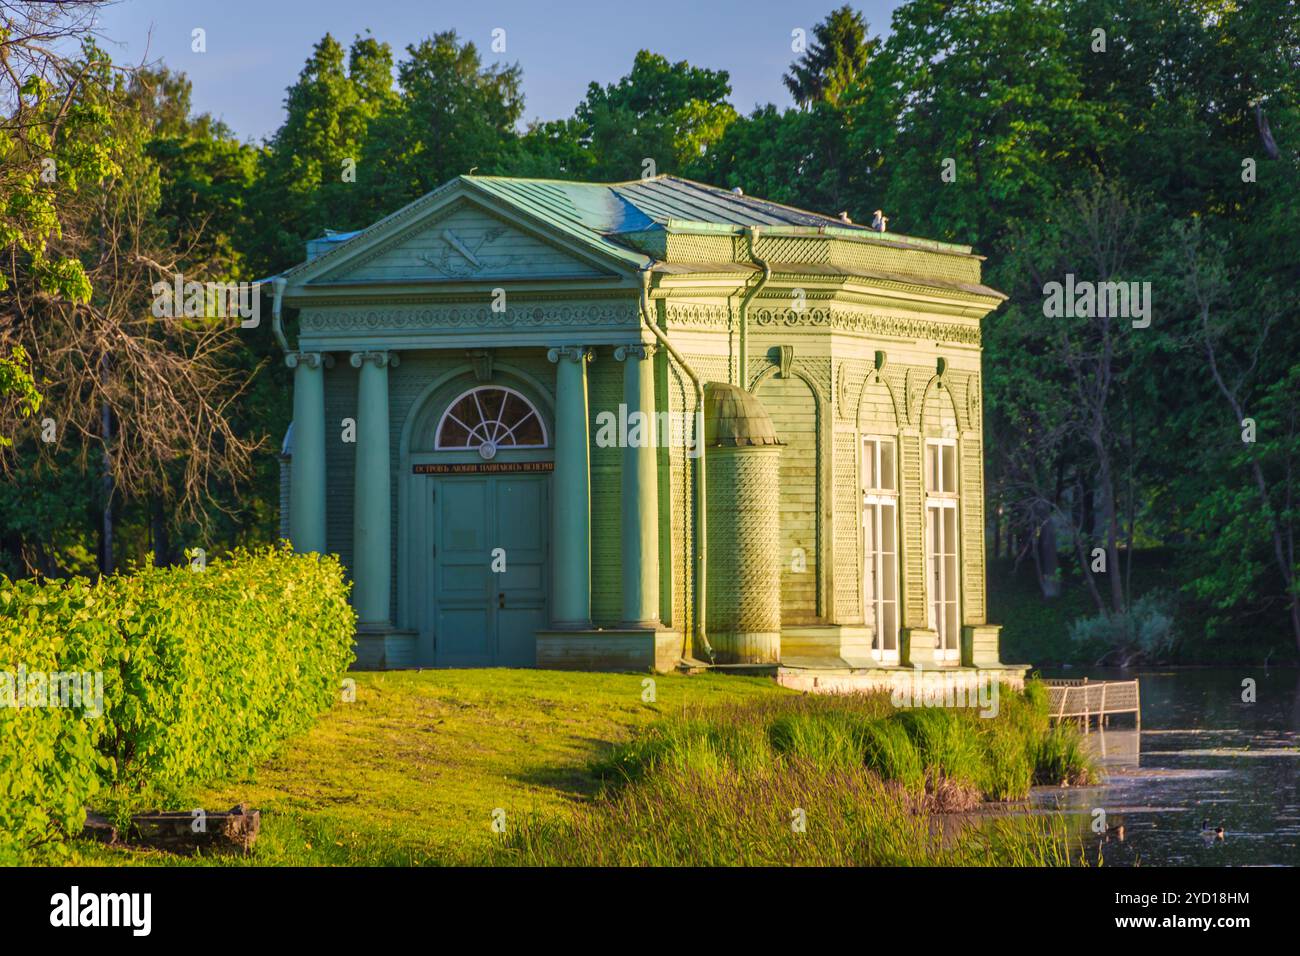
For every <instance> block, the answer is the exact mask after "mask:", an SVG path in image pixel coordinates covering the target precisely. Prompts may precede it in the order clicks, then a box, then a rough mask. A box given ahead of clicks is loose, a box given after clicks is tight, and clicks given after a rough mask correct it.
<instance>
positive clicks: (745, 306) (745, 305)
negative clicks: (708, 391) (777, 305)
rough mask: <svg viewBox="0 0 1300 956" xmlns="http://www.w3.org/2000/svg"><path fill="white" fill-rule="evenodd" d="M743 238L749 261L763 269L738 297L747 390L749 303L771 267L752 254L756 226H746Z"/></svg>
mask: <svg viewBox="0 0 1300 956" xmlns="http://www.w3.org/2000/svg"><path fill="white" fill-rule="evenodd" d="M745 238H746V239H747V240H748V241H749V261H750V262H752V263H753V264H754V265H756V266H758V267H759V268H760V269H762V270H763V278H761V279H759V280H758V282H757V284H755V286H754V287H753V288H752V289H750V290H749V291H748V292H746V293H745V294H744V295H743V296H742V297H741V299H740V348H739V349H738V352H739V356H740V383H739V384H740V387H741V388H743V389H744V390H745V391H749V303H750V300H751V299H753V298H754V296H756V295H758V293H759V292H761V291H762V290H763V287H764V286H766V285H767V284H768V283H769V282H770V281H772V267H771V266H770V265H768V264H767V262H766V261H764V260H763V259H760V258H759V257H758V256H756V255H755V254H754V240H755V239H757V238H758V226H746V227H745Z"/></svg>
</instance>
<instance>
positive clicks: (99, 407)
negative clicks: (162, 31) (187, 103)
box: [0, 47, 258, 573]
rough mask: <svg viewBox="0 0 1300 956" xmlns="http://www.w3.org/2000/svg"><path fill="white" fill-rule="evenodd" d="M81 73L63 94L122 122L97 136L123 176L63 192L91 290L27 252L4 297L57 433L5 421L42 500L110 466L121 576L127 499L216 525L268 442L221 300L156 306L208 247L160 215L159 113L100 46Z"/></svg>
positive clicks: (10, 340)
mask: <svg viewBox="0 0 1300 956" xmlns="http://www.w3.org/2000/svg"><path fill="white" fill-rule="evenodd" d="M74 75H75V76H76V77H77V82H76V85H75V86H72V87H65V88H62V89H59V90H58V91H57V99H58V100H59V101H60V102H64V103H66V104H67V109H69V110H71V109H74V108H75V109H84V110H90V111H94V112H95V114H96V115H100V116H103V117H105V118H106V123H105V124H104V125H103V126H102V127H100V128H97V129H96V130H95V132H94V134H93V137H92V138H91V139H89V140H88V141H83V143H82V144H81V145H82V147H83V148H86V149H90V150H93V151H96V152H98V153H101V154H102V155H103V156H104V157H105V158H106V161H107V162H109V163H111V167H112V169H113V170H115V171H114V172H113V173H112V174H111V175H110V176H109V177H107V178H106V179H105V180H104V181H103V182H102V183H98V184H84V185H82V186H81V188H79V189H78V190H77V192H75V193H71V192H68V193H65V194H63V195H61V196H60V197H59V202H58V205H57V222H56V224H55V227H54V228H52V229H51V230H50V232H51V236H50V238H49V239H48V240H47V242H46V248H47V249H48V253H45V255H47V256H48V258H49V259H50V260H53V259H54V257H55V256H57V257H58V258H59V259H60V260H62V261H67V262H75V263H76V264H77V269H78V270H79V272H80V274H81V276H82V277H83V282H84V289H85V292H86V294H85V295H66V294H63V293H62V292H61V291H60V290H54V291H51V290H49V289H48V288H47V287H46V286H45V285H44V284H43V282H42V272H41V269H40V268H39V266H38V258H39V257H38V255H36V254H29V255H27V256H23V255H15V256H14V257H13V258H12V268H11V270H10V273H9V280H10V281H9V289H8V290H7V292H6V293H5V294H4V295H3V297H2V298H0V314H3V315H4V317H5V324H4V327H3V329H0V332H2V333H3V338H2V339H0V345H8V346H10V347H13V346H19V347H21V348H22V349H23V350H24V351H25V352H26V353H27V354H30V355H31V356H32V360H33V364H34V367H35V370H36V375H37V377H38V385H39V387H40V388H41V390H42V392H43V393H44V396H45V405H44V410H45V411H47V413H48V417H49V419H50V421H51V422H52V423H53V426H54V428H53V431H54V434H53V435H47V434H44V431H45V430H44V429H42V432H41V434H39V435H38V434H32V433H31V431H22V432H20V427H21V424H22V423H21V421H19V420H16V419H14V418H13V417H0V433H6V434H9V433H13V434H15V435H19V436H20V438H19V440H16V441H15V443H14V446H13V447H12V448H9V449H4V450H0V468H3V469H4V470H5V471H6V472H7V473H8V474H9V476H10V479H11V481H12V482H13V486H14V488H16V489H20V490H23V491H24V492H25V493H26V494H27V495H29V496H33V497H38V496H39V495H40V494H41V492H42V490H43V487H44V485H45V479H44V477H43V476H44V475H46V474H48V473H56V474H58V473H63V472H66V471H67V470H71V471H74V472H76V473H79V474H81V475H89V474H90V473H91V472H92V471H93V472H97V473H98V474H99V476H100V479H101V486H100V491H99V495H98V503H99V510H100V529H101V531H100V568H101V570H102V571H104V572H105V573H107V572H110V571H112V570H113V568H114V565H115V561H114V548H113V536H114V529H115V524H116V522H115V508H116V506H117V505H118V504H120V503H122V502H124V501H129V500H131V499H139V498H143V497H147V496H150V495H153V496H157V497H158V498H160V499H161V500H163V501H164V502H166V503H168V504H169V505H172V506H174V507H176V508H178V509H179V510H180V511H181V512H182V513H184V514H187V515H189V516H190V517H191V518H193V519H195V520H202V519H203V517H204V515H205V512H206V511H207V509H209V508H210V507H212V502H213V500H214V498H215V495H214V490H215V486H216V485H218V484H221V483H229V482H235V481H239V480H241V479H242V478H244V477H246V476H247V474H248V472H249V467H250V460H251V455H252V452H253V450H254V449H255V448H256V447H257V444H258V442H257V440H256V439H250V438H246V437H244V436H242V435H241V434H239V433H238V431H237V430H236V428H235V427H234V426H233V425H232V422H231V414H230V410H231V408H232V406H233V404H234V403H235V401H236V400H237V398H238V396H239V395H240V393H241V391H242V389H243V388H244V387H245V385H246V376H245V374H244V373H243V371H242V370H240V369H239V368H238V366H237V365H236V364H235V363H234V362H233V361H232V354H233V349H234V345H235V336H236V334H237V329H238V319H237V318H235V319H225V320H217V319H214V318H212V317H211V311H210V306H208V305H207V304H206V303H205V309H206V311H204V312H203V313H202V314H200V315H193V314H191V315H186V314H184V313H183V312H181V311H178V310H172V311H166V310H164V311H162V312H161V313H160V312H159V310H158V309H157V308H156V305H157V301H158V292H157V289H156V288H155V284H156V283H159V282H162V283H164V284H165V285H167V286H170V285H171V284H172V281H173V278H174V277H176V276H177V274H183V275H184V278H185V279H187V280H190V279H199V278H203V277H204V276H203V274H202V272H198V273H196V272H195V271H193V270H191V269H190V268H189V264H188V263H187V262H186V261H185V259H184V250H185V249H187V248H193V247H195V245H196V243H186V242H184V241H178V242H176V243H175V244H173V242H172V237H170V236H169V235H168V234H167V231H166V228H165V225H164V223H163V222H162V221H161V220H160V218H159V216H158V211H159V209H160V204H161V199H160V197H161V191H162V190H161V177H160V173H159V170H158V167H157V165H156V163H155V162H154V161H153V160H152V159H151V158H150V157H149V155H148V146H149V143H150V141H151V135H152V131H151V129H150V128H149V126H148V125H147V124H146V123H145V122H144V118H145V116H146V115H147V114H146V113H143V112H142V111H141V110H140V109H139V99H138V97H137V96H136V95H134V94H133V92H132V90H131V88H130V85H129V83H128V82H126V81H124V80H123V79H122V78H120V77H119V78H117V79H114V78H113V75H112V69H111V66H110V64H109V62H108V60H107V58H106V57H105V56H104V55H103V54H102V53H101V52H100V51H99V50H97V49H95V48H94V47H87V50H86V59H85V61H84V63H80V64H78V65H77V70H76V72H75V74H74ZM83 135H86V134H83ZM202 298H206V297H202ZM0 415H10V416H11V415H12V412H11V410H10V409H7V408H4V409H0ZM173 470H175V471H176V472H177V473H178V476H179V480H178V481H173V476H172V472H173ZM83 500H84V499H83Z"/></svg>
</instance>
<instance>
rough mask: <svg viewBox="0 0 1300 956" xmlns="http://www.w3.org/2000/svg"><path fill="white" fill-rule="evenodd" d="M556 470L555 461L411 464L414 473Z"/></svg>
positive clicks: (458, 473)
mask: <svg viewBox="0 0 1300 956" xmlns="http://www.w3.org/2000/svg"><path fill="white" fill-rule="evenodd" d="M554 470H555V462H553V461H469V462H459V463H456V464H442V463H440V462H420V463H418V464H414V465H412V466H411V474H413V475H487V474H493V475H500V474H508V473H512V472H514V473H518V472H526V471H531V472H537V471H554Z"/></svg>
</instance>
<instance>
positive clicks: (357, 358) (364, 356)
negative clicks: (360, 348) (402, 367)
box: [348, 351, 401, 368]
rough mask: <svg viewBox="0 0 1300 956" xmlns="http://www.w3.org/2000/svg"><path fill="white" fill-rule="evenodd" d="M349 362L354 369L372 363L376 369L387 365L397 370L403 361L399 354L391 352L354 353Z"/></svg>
mask: <svg viewBox="0 0 1300 956" xmlns="http://www.w3.org/2000/svg"><path fill="white" fill-rule="evenodd" d="M348 361H349V362H350V363H351V364H352V367H353V368H361V366H362V365H365V364H366V363H367V362H372V363H373V364H374V366H375V368H383V367H384V366H386V365H387V366H391V367H392V368H397V366H398V365H399V364H401V359H400V358H398V355H397V353H396V352H389V351H380V352H353V353H352V357H351V358H350V359H349V360H348Z"/></svg>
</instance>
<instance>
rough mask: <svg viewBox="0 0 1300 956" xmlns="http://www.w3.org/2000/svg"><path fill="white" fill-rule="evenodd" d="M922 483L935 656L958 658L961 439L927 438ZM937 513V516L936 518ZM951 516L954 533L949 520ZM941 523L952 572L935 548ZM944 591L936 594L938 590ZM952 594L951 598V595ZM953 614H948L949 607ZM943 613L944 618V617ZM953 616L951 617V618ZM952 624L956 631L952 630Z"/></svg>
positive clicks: (928, 607)
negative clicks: (938, 560)
mask: <svg viewBox="0 0 1300 956" xmlns="http://www.w3.org/2000/svg"><path fill="white" fill-rule="evenodd" d="M931 449H934V450H935V457H934V461H933V464H934V469H933V472H934V478H935V479H936V483H937V484H939V485H940V487H939V488H935V487H933V485H932V484H931V480H930V479H931V464H932V462H931ZM946 456H951V457H950V458H949V461H950V462H951V465H952V469H951V472H949V471H948V470H947V469H946V468H945V467H944V464H945V457H946ZM922 468H923V470H924V474H923V475H922V484H923V485H924V488H925V526H924V528H923V529H922V533H923V534H924V535H925V538H924V541H925V545H924V548H923V551H924V554H925V589H926V600H925V610H926V620H927V622H928V623H929V625H930V628H931V629H932V630H933V631H934V632H935V634H936V636H937V643H936V647H935V659H936V660H939V661H956V660H959V659H960V656H961V626H962V624H961V620H962V591H961V583H962V573H963V568H962V566H961V510H960V501H961V468H960V462H959V459H958V448H957V440H956V439H955V438H926V439H925V448H924V455H923V457H922ZM948 475H951V478H952V487H951V488H948V487H946V486H947V481H945V478H946V477H947V476H948ZM932 516H933V518H932ZM949 516H951V534H949V532H948V529H947V527H945V524H946V522H947V521H948V519H949ZM932 520H933V521H935V522H937V523H938V527H939V534H940V536H941V538H942V542H941V543H942V545H943V550H942V551H941V552H939V556H940V557H941V558H942V557H943V556H947V555H951V557H952V574H951V576H950V575H949V573H948V568H946V567H944V566H943V565H942V564H940V566H939V567H938V568H937V569H936V567H935V559H936V552H935V550H934V529H933V528H932V526H931V521H932ZM940 588H941V589H942V590H943V594H942V595H940V594H938V593H936V591H937V590H938V589H940ZM949 595H951V597H950V596H949ZM949 607H951V608H952V613H951V615H949V614H948V613H947V611H948V608H949ZM941 614H942V620H941V619H940V618H941ZM950 617H951V619H950ZM950 627H951V631H952V633H949V630H950Z"/></svg>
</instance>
